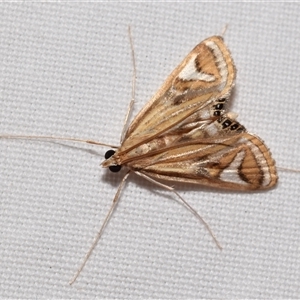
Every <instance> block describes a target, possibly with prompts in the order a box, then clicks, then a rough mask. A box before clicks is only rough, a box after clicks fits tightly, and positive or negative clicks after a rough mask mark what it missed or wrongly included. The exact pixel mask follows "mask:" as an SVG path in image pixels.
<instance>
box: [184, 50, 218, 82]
mask: <svg viewBox="0 0 300 300" xmlns="http://www.w3.org/2000/svg"><path fill="white" fill-rule="evenodd" d="M196 57H197V54H195V55H193V56H192V58H191V59H190V61H189V62H188V63H187V64H186V66H185V67H184V68H183V69H182V70H181V72H180V73H179V74H178V77H179V78H180V79H182V80H186V81H188V80H202V81H206V82H211V81H214V80H215V79H216V78H215V76H213V75H210V74H206V73H204V72H199V71H198V70H197V69H196V62H195V59H196Z"/></svg>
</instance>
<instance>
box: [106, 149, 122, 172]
mask: <svg viewBox="0 0 300 300" xmlns="http://www.w3.org/2000/svg"><path fill="white" fill-rule="evenodd" d="M115 153H116V151H115V150H108V151H106V153H105V155H104V157H105V159H109V158H111V157H112V156H113V155H114V154H115ZM108 168H109V170H110V171H111V172H113V173H116V172H119V171H120V170H121V169H122V166H120V165H114V166H109V167H108Z"/></svg>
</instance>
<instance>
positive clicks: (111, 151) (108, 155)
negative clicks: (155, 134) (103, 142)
mask: <svg viewBox="0 0 300 300" xmlns="http://www.w3.org/2000/svg"><path fill="white" fill-rule="evenodd" d="M115 153H116V151H114V150H108V151H106V153H105V155H104V157H105V159H109V158H110V157H112V156H113V155H114V154H115Z"/></svg>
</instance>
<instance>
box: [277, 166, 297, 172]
mask: <svg viewBox="0 0 300 300" xmlns="http://www.w3.org/2000/svg"><path fill="white" fill-rule="evenodd" d="M277 169H278V170H281V171H287V172H294V173H300V170H299V169H290V168H283V167H277Z"/></svg>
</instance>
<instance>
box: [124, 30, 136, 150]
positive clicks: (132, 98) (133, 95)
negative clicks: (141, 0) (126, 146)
mask: <svg viewBox="0 0 300 300" xmlns="http://www.w3.org/2000/svg"><path fill="white" fill-rule="evenodd" d="M128 35H129V42H130V49H131V59H132V67H133V70H132V88H131V101H130V103H129V106H128V109H127V113H126V115H125V119H124V125H123V130H122V134H121V139H120V142H121V144H122V142H123V140H124V137H125V133H126V130H127V128H128V120H129V117H130V114H131V112H132V108H133V104H134V101H135V86H136V64H135V54H134V47H133V39H132V34H131V27H130V25H129V26H128Z"/></svg>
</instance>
